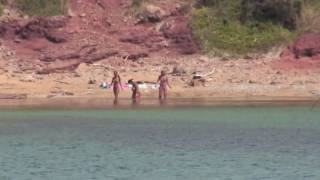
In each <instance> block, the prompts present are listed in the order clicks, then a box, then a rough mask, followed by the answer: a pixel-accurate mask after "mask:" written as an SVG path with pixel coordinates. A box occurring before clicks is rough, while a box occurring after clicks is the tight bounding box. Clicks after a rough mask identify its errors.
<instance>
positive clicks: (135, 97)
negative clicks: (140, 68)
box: [128, 79, 140, 101]
mask: <svg viewBox="0 0 320 180" xmlns="http://www.w3.org/2000/svg"><path fill="white" fill-rule="evenodd" d="M128 83H129V84H131V85H132V88H131V90H132V100H134V101H137V100H139V99H140V91H139V85H138V83H137V82H135V81H133V79H130V80H129V81H128Z"/></svg>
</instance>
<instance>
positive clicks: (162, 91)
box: [157, 70, 171, 100]
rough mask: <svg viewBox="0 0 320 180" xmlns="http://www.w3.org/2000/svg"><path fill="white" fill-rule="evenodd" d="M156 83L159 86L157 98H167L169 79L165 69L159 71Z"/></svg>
mask: <svg viewBox="0 0 320 180" xmlns="http://www.w3.org/2000/svg"><path fill="white" fill-rule="evenodd" d="M157 83H158V84H159V85H160V86H159V99H160V100H164V99H166V98H167V93H168V87H169V88H171V86H170V84H169V80H168V77H167V74H166V72H165V71H163V70H162V71H161V74H160V76H159V77H158V81H157Z"/></svg>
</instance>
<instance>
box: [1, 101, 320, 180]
mask: <svg viewBox="0 0 320 180" xmlns="http://www.w3.org/2000/svg"><path fill="white" fill-rule="evenodd" d="M319 115H320V111H319V110H318V109H315V110H312V111H311V110H310V107H255V108H252V107H251V108H249V107H234V108H232V107H225V108H223V107H212V108H210V107H206V108H173V109H157V108H155V109H136V110H91V111H3V112H0V169H1V173H0V179H1V180H2V179H4V180H5V179H16V180H20V179H21V180H25V179H32V180H37V179H39V180H40V179H58V180H60V179H61V180H64V179H65V180H72V179H77V180H78V179H84V180H87V179H111V180H112V179H118V180H119V179H129V180H144V179H146V180H147V179H148V180H149V179H152V180H158V179H159V180H160V179H161V180H162V179H169V180H171V179H172V180H176V179H177V180H180V179H183V180H189V179H190V180H194V179H197V180H202V179H203V180H207V179H217V180H220V179H239V180H242V179H243V180H246V179H290V180H292V179H299V180H300V179H310V180H314V179H320V171H319V170H318V167H320V157H319V154H320V138H319V137H320V118H319V117H320V116H319Z"/></svg>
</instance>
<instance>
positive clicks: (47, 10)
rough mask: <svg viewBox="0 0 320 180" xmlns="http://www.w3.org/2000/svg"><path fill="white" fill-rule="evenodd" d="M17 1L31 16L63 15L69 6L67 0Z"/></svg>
mask: <svg viewBox="0 0 320 180" xmlns="http://www.w3.org/2000/svg"><path fill="white" fill-rule="evenodd" d="M15 3H16V6H17V7H18V8H19V9H20V10H22V11H23V12H25V13H27V14H28V15H31V16H55V15H63V14H64V13H65V12H66V8H67V6H66V5H67V0H15Z"/></svg>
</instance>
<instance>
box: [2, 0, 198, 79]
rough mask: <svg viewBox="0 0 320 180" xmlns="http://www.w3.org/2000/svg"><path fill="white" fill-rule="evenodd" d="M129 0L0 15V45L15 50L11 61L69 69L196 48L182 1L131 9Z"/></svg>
mask: <svg viewBox="0 0 320 180" xmlns="http://www.w3.org/2000/svg"><path fill="white" fill-rule="evenodd" d="M131 3H132V2H131V0H86V1H84V0H70V1H69V6H68V7H69V10H68V13H67V15H66V16H63V17H48V18H37V17H33V18H28V17H26V16H23V15H19V16H17V15H15V16H14V17H10V12H8V11H7V14H9V15H8V16H9V18H6V19H5V20H2V22H1V23H0V36H1V37H2V40H3V42H2V44H3V45H4V46H5V47H6V48H8V49H10V51H12V52H13V53H14V55H15V58H16V64H17V66H18V67H21V68H22V70H23V69H26V68H27V67H28V68H27V69H34V70H35V71H37V72H38V73H51V72H57V71H63V70H74V69H75V68H76V67H77V66H78V65H79V64H81V63H91V62H94V61H99V60H102V59H106V58H108V57H110V56H117V57H119V58H124V59H127V60H133V61H134V60H137V59H139V58H143V57H147V56H157V55H164V54H165V55H168V56H176V55H188V54H194V53H197V52H198V46H197V44H196V43H195V41H194V39H193V36H192V32H191V30H190V28H189V26H188V19H187V17H186V12H185V9H186V6H188V5H182V4H181V3H179V1H176V2H173V1H162V2H155V3H153V4H150V5H146V6H145V7H143V9H142V10H141V11H139V12H135V13H131V15H127V14H130V13H128V12H130V6H131Z"/></svg>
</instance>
